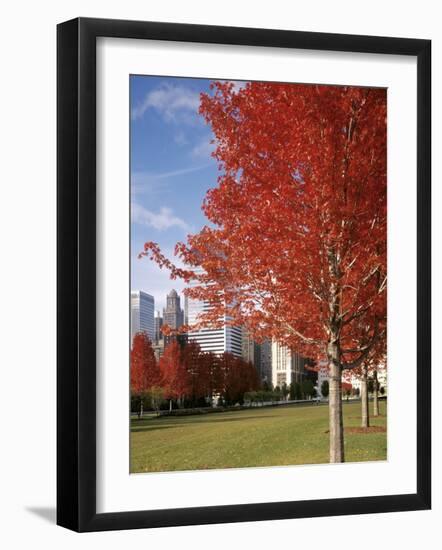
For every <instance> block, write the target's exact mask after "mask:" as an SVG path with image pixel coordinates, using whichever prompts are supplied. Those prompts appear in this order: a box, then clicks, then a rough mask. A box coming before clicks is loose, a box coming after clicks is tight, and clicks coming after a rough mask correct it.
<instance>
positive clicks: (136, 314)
mask: <svg viewBox="0 0 442 550" xmlns="http://www.w3.org/2000/svg"><path fill="white" fill-rule="evenodd" d="M130 309H131V316H130V320H131V322H130V334H131V343H132V341H133V338H134V336H135V334H136V333H137V332H146V333H147V335H148V336H149V338H150V339H151V341H152V342H153V341H154V337H155V324H154V309H155V302H154V298H153V296H151V295H150V294H147V293H146V292H143V291H142V290H133V291H132V292H131V293H130Z"/></svg>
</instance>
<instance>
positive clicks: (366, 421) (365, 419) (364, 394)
mask: <svg viewBox="0 0 442 550" xmlns="http://www.w3.org/2000/svg"><path fill="white" fill-rule="evenodd" d="M361 413H362V420H361V427H362V428H368V427H369V426H370V416H369V410H368V369H367V367H366V366H365V365H364V366H363V367H362V378H361Z"/></svg>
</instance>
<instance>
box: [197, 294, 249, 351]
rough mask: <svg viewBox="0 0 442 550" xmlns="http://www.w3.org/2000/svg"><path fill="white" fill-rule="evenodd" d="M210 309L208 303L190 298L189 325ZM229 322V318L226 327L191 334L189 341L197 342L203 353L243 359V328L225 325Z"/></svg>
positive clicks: (226, 320)
mask: <svg viewBox="0 0 442 550" xmlns="http://www.w3.org/2000/svg"><path fill="white" fill-rule="evenodd" d="M209 307H210V306H209V304H208V303H207V302H201V301H199V300H193V299H191V298H189V300H188V317H189V325H193V324H195V323H196V322H197V317H198V315H199V314H200V313H202V312H204V311H207V310H208V308H209ZM228 321H229V318H228V317H225V318H224V325H223V326H222V327H220V328H215V329H210V328H204V329H200V330H198V331H193V332H189V334H188V340H189V341H193V342H197V343H198V344H199V345H200V347H201V350H202V351H203V352H209V351H211V352H212V353H214V354H216V355H222V354H223V353H224V352H229V353H232V354H233V355H235V356H236V357H242V329H241V327H231V326H226V324H225V323H227V322H228Z"/></svg>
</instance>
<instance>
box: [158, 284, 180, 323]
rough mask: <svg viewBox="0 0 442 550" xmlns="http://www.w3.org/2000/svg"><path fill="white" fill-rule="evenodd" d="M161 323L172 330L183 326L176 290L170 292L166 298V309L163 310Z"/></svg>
mask: <svg viewBox="0 0 442 550" xmlns="http://www.w3.org/2000/svg"><path fill="white" fill-rule="evenodd" d="M163 323H164V324H165V325H168V326H169V327H170V328H172V329H178V328H180V326H181V325H183V324H184V313H183V310H182V309H181V304H180V297H179V296H178V293H177V291H176V290H171V291H170V292H169V294H168V295H167V297H166V307H165V308H164V309H163Z"/></svg>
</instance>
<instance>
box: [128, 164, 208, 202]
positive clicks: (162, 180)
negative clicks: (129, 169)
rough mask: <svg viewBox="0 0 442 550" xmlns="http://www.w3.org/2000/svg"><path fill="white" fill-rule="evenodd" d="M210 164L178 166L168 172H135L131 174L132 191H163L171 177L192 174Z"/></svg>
mask: <svg viewBox="0 0 442 550" xmlns="http://www.w3.org/2000/svg"><path fill="white" fill-rule="evenodd" d="M207 166H209V164H208V163H205V164H199V165H198V166H190V167H188V168H178V169H176V170H169V171H167V172H160V173H157V174H153V173H151V172H133V173H132V176H131V193H132V195H140V194H143V193H149V194H151V193H155V192H162V193H164V190H165V189H166V188H167V186H168V182H167V180H168V179H170V178H177V177H180V176H185V175H186V174H191V173H193V172H199V171H200V170H204V168H207Z"/></svg>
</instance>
